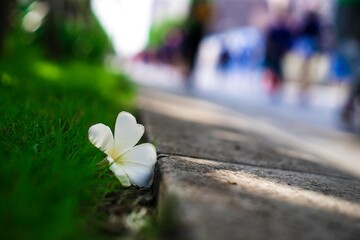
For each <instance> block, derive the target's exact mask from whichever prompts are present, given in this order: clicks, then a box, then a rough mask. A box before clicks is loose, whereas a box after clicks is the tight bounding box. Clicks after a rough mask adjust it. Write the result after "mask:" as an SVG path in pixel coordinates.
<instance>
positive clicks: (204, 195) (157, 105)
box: [139, 89, 360, 240]
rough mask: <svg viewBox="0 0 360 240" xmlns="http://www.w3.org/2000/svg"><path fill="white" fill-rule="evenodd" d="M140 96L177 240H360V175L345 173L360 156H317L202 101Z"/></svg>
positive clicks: (305, 145)
mask: <svg viewBox="0 0 360 240" xmlns="http://www.w3.org/2000/svg"><path fill="white" fill-rule="evenodd" d="M139 95H140V96H139V104H140V106H141V108H142V113H143V122H144V124H145V127H146V132H147V134H148V137H149V138H150V141H155V142H156V145H157V149H158V153H159V161H158V172H159V176H158V177H159V179H160V180H159V183H158V184H159V192H158V194H159V204H160V208H161V205H162V203H163V202H164V201H165V199H167V198H168V197H172V196H175V197H176V198H177V199H178V202H179V206H178V207H179V216H178V217H179V218H180V220H181V221H182V222H183V224H184V227H185V229H184V230H183V231H182V235H181V236H180V237H179V238H180V239H181V238H182V239H201V240H202V239H210V240H211V239H256V240H257V239H259V240H260V239H359V236H360V180H359V179H360V178H359V172H358V168H357V167H356V166H355V167H354V168H351V166H349V165H341V156H342V155H341V154H342V153H343V152H344V151H347V152H348V153H351V154H352V155H351V157H352V158H353V157H354V156H359V161H360V149H359V147H358V146H355V145H354V146H351V145H350V146H346V147H344V148H342V149H340V150H339V149H334V151H333V150H332V149H327V150H326V151H325V150H324V149H320V150H318V149H319V148H320V147H319V146H312V145H311V143H309V142H305V141H303V140H302V139H301V138H300V137H297V136H294V135H291V134H288V133H286V132H284V131H282V129H279V128H276V127H273V126H271V125H268V124H265V123H262V122H261V121H259V120H257V119H253V118H250V117H248V116H245V115H241V114H239V113H235V112H232V111H231V110H228V109H225V108H223V107H220V106H217V105H214V104H211V103H208V102H205V101H201V100H196V99H192V98H188V97H180V96H176V95H171V94H165V93H161V92H157V91H154V90H149V89H143V90H142V91H141V92H140V94H139ZM343 156H344V157H345V155H343ZM336 158H339V159H336ZM336 160H337V161H336Z"/></svg>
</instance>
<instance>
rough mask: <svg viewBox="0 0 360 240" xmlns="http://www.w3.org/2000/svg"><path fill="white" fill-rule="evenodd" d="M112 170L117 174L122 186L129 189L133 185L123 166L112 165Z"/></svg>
mask: <svg viewBox="0 0 360 240" xmlns="http://www.w3.org/2000/svg"><path fill="white" fill-rule="evenodd" d="M110 170H111V171H112V172H113V173H114V174H115V176H116V178H117V179H118V180H119V181H120V183H121V185H123V186H124V187H129V186H130V185H131V183H130V179H129V176H128V175H127V174H126V172H125V170H124V169H123V167H122V166H121V165H119V164H117V163H115V162H114V163H112V164H111V165H110Z"/></svg>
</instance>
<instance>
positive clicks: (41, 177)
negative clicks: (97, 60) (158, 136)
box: [0, 48, 135, 240]
mask: <svg viewBox="0 0 360 240" xmlns="http://www.w3.org/2000/svg"><path fill="white" fill-rule="evenodd" d="M134 93H135V89H134V86H133V85H132V84H131V83H130V82H129V81H128V80H127V78H126V77H125V76H122V75H118V74H114V73H111V72H109V71H108V70H107V69H105V68H104V67H102V66H98V65H95V64H89V63H81V62H63V63H55V62H51V61H48V60H45V59H44V58H42V57H41V54H39V51H36V50H33V49H16V48H13V49H12V51H10V53H8V54H7V56H6V58H3V59H1V60H0V103H1V104H0V229H1V239H37V240H41V239H92V238H98V237H99V235H98V234H97V233H96V231H95V230H93V229H94V228H93V226H92V225H91V222H92V220H93V218H94V215H95V212H96V207H97V206H98V204H99V203H100V202H101V200H102V198H104V197H105V195H106V193H107V192H109V191H112V189H113V188H114V187H118V186H119V183H118V182H117V181H116V179H115V177H113V176H112V175H109V174H101V170H99V166H97V165H96V164H97V162H99V161H101V160H102V158H103V157H104V155H103V153H101V152H100V151H99V150H97V149H96V148H94V147H93V146H92V145H91V144H90V143H89V141H88V139H87V132H88V129H89V127H90V126H91V125H93V124H95V123H98V122H102V123H104V124H106V125H108V126H110V127H111V128H113V126H114V122H115V118H116V115H117V114H118V112H119V111H121V110H127V111H133V106H132V98H133V96H134Z"/></svg>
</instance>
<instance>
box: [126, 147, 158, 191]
mask: <svg viewBox="0 0 360 240" xmlns="http://www.w3.org/2000/svg"><path fill="white" fill-rule="evenodd" d="M155 163H156V149H155V147H154V146H153V145H152V144H150V143H144V144H140V145H138V146H136V147H134V148H132V149H130V150H129V151H127V152H126V153H125V154H124V155H122V156H121V165H122V167H123V169H124V170H125V172H126V173H127V175H128V176H129V178H130V182H131V183H132V184H134V185H137V186H139V187H150V185H151V183H152V177H153V172H154V165H155Z"/></svg>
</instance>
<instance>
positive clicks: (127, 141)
mask: <svg viewBox="0 0 360 240" xmlns="http://www.w3.org/2000/svg"><path fill="white" fill-rule="evenodd" d="M143 134H144V126H143V125H141V124H137V122H136V119H135V117H134V116H133V115H131V114H130V113H128V112H120V113H119V115H118V117H117V119H116V124H115V148H116V150H117V152H118V156H120V155H121V154H123V153H125V152H126V151H128V150H129V149H130V148H132V147H134V146H135V145H136V143H137V142H139V140H140V138H141V137H142V135H143ZM118 156H114V157H115V158H116V157H118Z"/></svg>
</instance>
